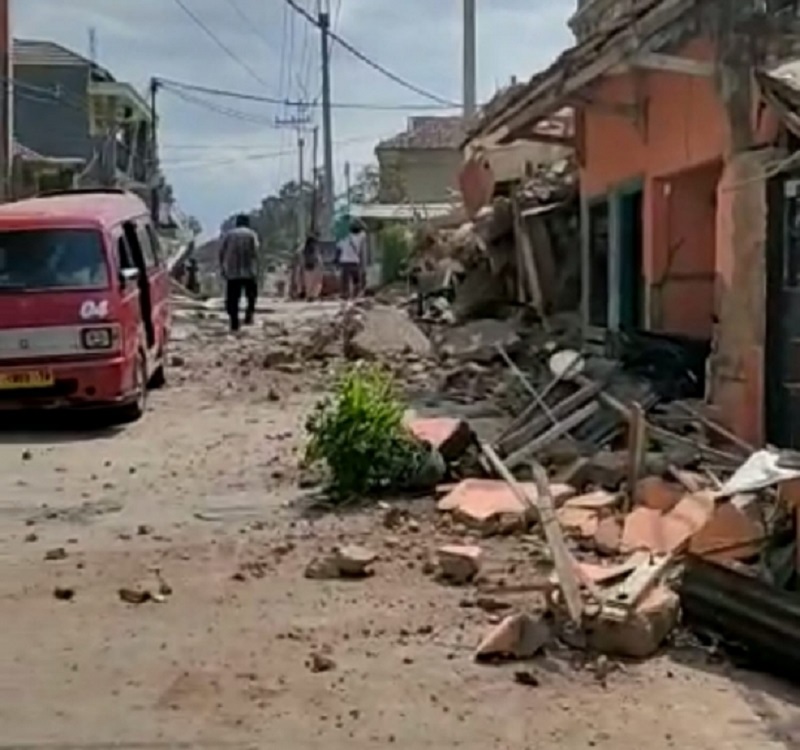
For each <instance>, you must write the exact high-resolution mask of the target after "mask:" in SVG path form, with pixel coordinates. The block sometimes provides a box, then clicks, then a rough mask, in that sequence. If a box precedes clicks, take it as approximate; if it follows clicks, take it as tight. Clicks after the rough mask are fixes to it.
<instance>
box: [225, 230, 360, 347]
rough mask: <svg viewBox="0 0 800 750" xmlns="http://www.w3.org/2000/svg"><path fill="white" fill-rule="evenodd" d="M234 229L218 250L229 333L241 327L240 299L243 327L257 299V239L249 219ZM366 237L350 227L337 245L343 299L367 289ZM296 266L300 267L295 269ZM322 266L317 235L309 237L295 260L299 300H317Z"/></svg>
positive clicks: (294, 275) (229, 232) (252, 318)
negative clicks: (242, 302) (244, 304)
mask: <svg viewBox="0 0 800 750" xmlns="http://www.w3.org/2000/svg"><path fill="white" fill-rule="evenodd" d="M234 224H235V225H234V227H233V229H231V230H229V231H228V232H226V233H225V235H224V237H223V238H222V245H221V247H220V255H219V261H220V274H221V276H222V279H223V281H224V282H225V310H226V312H227V314H228V318H229V320H230V328H231V331H232V332H236V331H238V330H239V329H240V327H241V321H240V316H239V308H240V305H241V299H242V295H244V297H245V300H246V306H245V314H244V325H250V324H252V323H253V320H254V317H255V310H256V300H257V297H258V277H259V262H258V251H259V244H260V242H259V238H258V235H257V234H256V233H255V232H254V231H253V229H252V228H251V227H250V217H249V216H247V214H240V215H239V216H237V217H236V220H235V222H234ZM367 255H368V245H367V233H366V231H365V230H364V227H363V225H362V224H360V223H359V222H356V221H354V222H352V223H351V224H350V231H349V233H348V235H347V237H345V238H344V239H343V240H342V241H341V242H339V243H338V244H337V245H336V258H335V262H336V266H337V268H338V271H339V284H340V292H341V295H342V297H343V298H344V299H353V298H355V297H358V296H359V295H360V294H361V293H362V292H363V291H364V287H365V285H366V268H367ZM298 266H299V267H298ZM324 272H325V264H324V259H323V253H322V246H321V243H320V241H319V240H318V239H317V237H316V235H314V234H313V233H312V234H309V236H308V237H307V238H306V241H305V243H304V245H303V248H302V251H301V254H300V256H299V257H297V258H295V259H294V263H293V268H292V274H293V277H294V279H295V280H296V281H298V282H299V286H300V287H301V288H300V289H299V292H300V296H302V297H304V298H306V299H319V297H320V296H321V295H322V291H323V290H322V287H323V282H324Z"/></svg>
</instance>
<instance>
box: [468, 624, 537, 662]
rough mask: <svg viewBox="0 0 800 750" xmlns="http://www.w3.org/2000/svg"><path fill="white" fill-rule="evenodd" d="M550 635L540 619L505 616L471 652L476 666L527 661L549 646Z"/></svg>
mask: <svg viewBox="0 0 800 750" xmlns="http://www.w3.org/2000/svg"><path fill="white" fill-rule="evenodd" d="M551 637H552V632H551V629H550V625H549V623H548V622H547V621H546V620H545V619H544V617H539V618H537V619H534V618H533V617H530V616H529V615H526V614H516V615H509V616H508V617H506V618H505V619H504V620H503V621H502V622H501V623H500V624H499V625H497V626H496V627H494V628H493V629H492V630H491V631H490V632H489V633H488V634H487V635H486V637H485V638H484V639H483V640H482V641H481V643H480V645H479V646H478V649H477V651H476V652H475V659H476V661H479V662H487V661H498V660H504V659H530V658H532V657H534V656H536V655H537V654H539V653H541V652H542V650H543V649H544V648H545V646H546V645H547V644H548V643H549V642H550V639H551Z"/></svg>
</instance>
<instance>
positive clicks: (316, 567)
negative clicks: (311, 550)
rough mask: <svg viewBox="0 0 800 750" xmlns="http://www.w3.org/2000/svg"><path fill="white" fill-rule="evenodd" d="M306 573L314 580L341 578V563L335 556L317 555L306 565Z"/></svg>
mask: <svg viewBox="0 0 800 750" xmlns="http://www.w3.org/2000/svg"><path fill="white" fill-rule="evenodd" d="M304 575H305V577H306V578H309V579H311V580H314V581H325V580H330V579H333V578H339V564H338V562H337V561H336V559H335V558H333V557H325V558H320V557H315V558H314V559H313V560H311V562H310V563H308V565H306V569H305V573H304Z"/></svg>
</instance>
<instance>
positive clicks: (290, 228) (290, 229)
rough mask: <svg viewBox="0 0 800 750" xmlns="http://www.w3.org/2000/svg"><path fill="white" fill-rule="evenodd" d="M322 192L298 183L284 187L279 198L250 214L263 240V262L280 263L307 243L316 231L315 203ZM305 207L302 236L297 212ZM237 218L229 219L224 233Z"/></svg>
mask: <svg viewBox="0 0 800 750" xmlns="http://www.w3.org/2000/svg"><path fill="white" fill-rule="evenodd" d="M319 194H320V193H319V191H318V190H316V191H315V190H314V187H313V186H312V185H311V184H310V183H305V182H304V183H303V184H302V185H300V184H298V183H297V182H296V181H295V180H291V181H289V182H286V183H284V184H283V185H282V186H281V188H280V190H278V192H277V194H274V195H269V196H267V197H266V198H264V199H263V200H262V201H261V206H260V207H259V208H256V209H253V210H251V211H249V212H246V213H248V215H249V216H250V222H251V226H252V227H253V229H254V230H255V232H256V234H258V236H259V239H260V240H261V256H262V261H264V262H269V261H274V260H276V259H281V258H284V259H285V258H288V257H290V256H291V255H292V253H294V251H295V250H296V249H297V247H298V246H299V245H300V243H301V242H303V240H304V239H305V235H306V233H307V232H309V231H310V230H311V229H312V220H313V216H315V215H316V212H315V211H314V201H315V198H316V196H317V195H319ZM299 205H302V207H303V216H304V217H305V226H304V228H303V231H302V233H298V224H297V209H298V206H299ZM235 220H236V216H235V215H234V216H229V217H228V218H227V219H226V220H225V221H224V222H223V223H222V228H221V229H222V231H223V232H225V231H227V230H228V229H230V228H231V227H232V226H233V225H234V222H235Z"/></svg>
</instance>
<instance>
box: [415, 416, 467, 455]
mask: <svg viewBox="0 0 800 750" xmlns="http://www.w3.org/2000/svg"><path fill="white" fill-rule="evenodd" d="M406 426H407V427H408V429H409V430H410V431H411V433H412V434H413V435H414V437H416V438H417V440H420V441H422V442H424V443H429V444H430V445H432V446H433V447H434V448H436V450H438V451H439V453H441V454H442V457H443V458H444V459H445V460H446V461H457V460H458V459H459V458H461V457H462V456H463V455H464V453H465V452H466V451H467V449H468V448H469V445H470V442H471V441H472V430H471V429H470V427H469V425H468V424H467V423H466V422H465V421H464V420H463V419H454V418H452V417H427V418H421V417H415V418H410V419H406Z"/></svg>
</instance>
